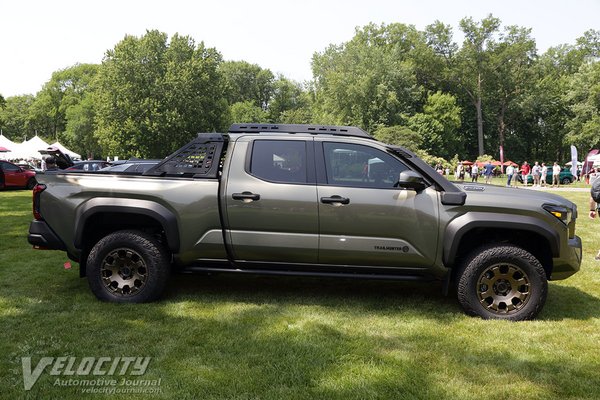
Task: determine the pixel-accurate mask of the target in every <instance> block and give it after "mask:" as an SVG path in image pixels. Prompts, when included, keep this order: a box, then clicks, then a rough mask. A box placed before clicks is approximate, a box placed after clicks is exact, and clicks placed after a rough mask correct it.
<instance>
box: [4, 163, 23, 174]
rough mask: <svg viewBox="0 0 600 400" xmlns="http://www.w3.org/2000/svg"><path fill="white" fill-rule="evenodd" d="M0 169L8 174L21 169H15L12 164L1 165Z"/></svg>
mask: <svg viewBox="0 0 600 400" xmlns="http://www.w3.org/2000/svg"><path fill="white" fill-rule="evenodd" d="M2 169H3V170H4V171H8V172H18V171H20V170H21V169H20V168H19V167H17V166H16V165H13V164H9V163H2Z"/></svg>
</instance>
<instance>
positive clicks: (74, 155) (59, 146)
mask: <svg viewBox="0 0 600 400" xmlns="http://www.w3.org/2000/svg"><path fill="white" fill-rule="evenodd" d="M50 147H56V148H58V149H59V150H60V151H62V152H63V153H65V154H68V155H69V157H71V158H73V159H78V160H81V154H77V153H75V152H74V151H71V150H69V149H67V148H66V147H65V146H63V145H62V144H60V143H59V142H54V143H52V144H51V145H50Z"/></svg>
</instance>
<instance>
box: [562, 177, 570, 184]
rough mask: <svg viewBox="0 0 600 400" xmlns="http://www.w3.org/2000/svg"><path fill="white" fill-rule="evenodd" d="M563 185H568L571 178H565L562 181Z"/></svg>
mask: <svg viewBox="0 0 600 400" xmlns="http://www.w3.org/2000/svg"><path fill="white" fill-rule="evenodd" d="M561 183H562V184H563V185H568V184H570V183H571V180H570V179H569V178H563V180H562V182H561Z"/></svg>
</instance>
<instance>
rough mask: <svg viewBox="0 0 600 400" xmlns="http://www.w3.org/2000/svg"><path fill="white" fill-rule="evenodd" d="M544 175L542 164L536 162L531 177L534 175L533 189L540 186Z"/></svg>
mask: <svg viewBox="0 0 600 400" xmlns="http://www.w3.org/2000/svg"><path fill="white" fill-rule="evenodd" d="M541 173H542V168H541V167H540V164H539V163H538V162H537V161H536V162H535V163H534V164H533V167H532V168H531V175H533V187H536V186H540V175H541Z"/></svg>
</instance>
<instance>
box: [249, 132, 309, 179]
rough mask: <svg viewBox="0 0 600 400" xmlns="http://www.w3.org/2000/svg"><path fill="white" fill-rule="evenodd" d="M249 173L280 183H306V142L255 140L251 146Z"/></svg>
mask: <svg viewBox="0 0 600 400" xmlns="http://www.w3.org/2000/svg"><path fill="white" fill-rule="evenodd" d="M250 173H251V174H252V175H254V176H256V177H257V178H260V179H264V180H266V181H271V182H280V183H307V173H306V142H304V141H296V140H285V141H284V140H256V141H254V144H253V146H252V158H251V161H250Z"/></svg>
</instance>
